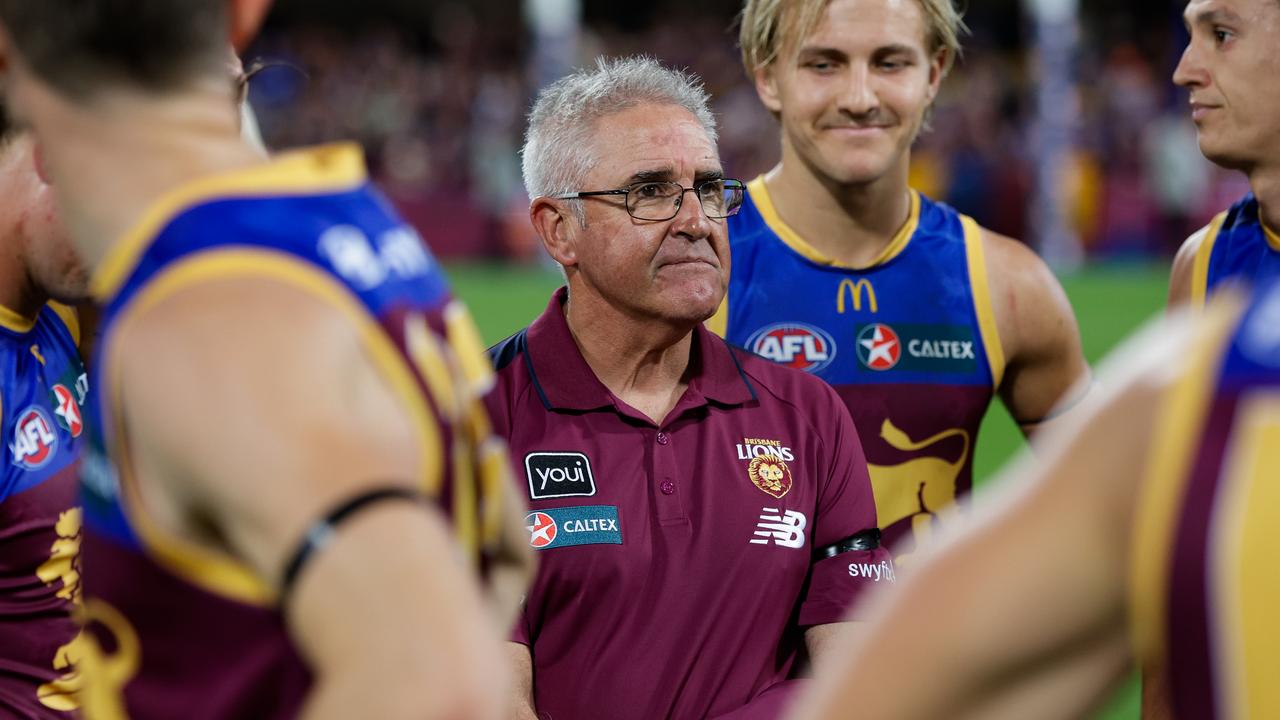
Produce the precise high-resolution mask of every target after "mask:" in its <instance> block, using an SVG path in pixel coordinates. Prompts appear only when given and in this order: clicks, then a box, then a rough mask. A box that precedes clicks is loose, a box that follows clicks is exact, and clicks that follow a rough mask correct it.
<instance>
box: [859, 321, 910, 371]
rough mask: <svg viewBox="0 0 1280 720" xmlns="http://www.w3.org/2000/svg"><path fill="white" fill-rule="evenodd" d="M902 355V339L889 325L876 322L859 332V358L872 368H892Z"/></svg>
mask: <svg viewBox="0 0 1280 720" xmlns="http://www.w3.org/2000/svg"><path fill="white" fill-rule="evenodd" d="M901 357H902V341H901V340H899V339H898V334H897V333H895V332H894V331H893V328H891V327H889V326H888V325H882V324H879V323H877V324H874V325H868V326H866V327H864V328H862V332H860V333H858V360H859V361H861V362H862V364H863V365H864V366H866V367H868V368H871V369H872V370H891V369H893V367H894V366H895V365H897V364H898V359H899V358H901Z"/></svg>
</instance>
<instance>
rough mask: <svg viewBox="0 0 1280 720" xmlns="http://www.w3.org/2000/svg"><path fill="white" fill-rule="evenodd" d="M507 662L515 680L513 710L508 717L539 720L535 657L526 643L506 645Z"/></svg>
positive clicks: (521, 719) (512, 698)
mask: <svg viewBox="0 0 1280 720" xmlns="http://www.w3.org/2000/svg"><path fill="white" fill-rule="evenodd" d="M506 654H507V662H508V664H509V665H510V667H511V676H512V680H513V684H512V692H511V708H510V712H509V714H508V715H507V717H509V718H510V719H511V720H538V712H537V710H536V709H535V708H534V702H533V657H532V656H531V655H530V653H529V646H528V645H525V644H524V643H518V642H508V643H506Z"/></svg>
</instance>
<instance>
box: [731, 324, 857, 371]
mask: <svg viewBox="0 0 1280 720" xmlns="http://www.w3.org/2000/svg"><path fill="white" fill-rule="evenodd" d="M747 348H749V349H750V350H751V352H753V353H755V354H757V355H760V356H761V357H764V358H767V359H769V360H772V361H774V362H776V363H778V364H779V365H785V366H786V367H791V368H795V369H797V370H804V371H805V372H811V373H816V372H818V371H819V370H821V369H823V368H825V367H826V366H828V365H830V364H831V361H833V360H835V359H836V342H835V340H834V339H832V337H831V336H830V335H828V334H827V333H826V332H824V331H823V330H821V329H819V328H816V327H814V326H812V325H805V324H803V323H779V324H777V325H770V326H768V327H766V328H762V329H760V330H757V331H756V332H755V334H753V335H752V336H751V337H750V338H748V339H747Z"/></svg>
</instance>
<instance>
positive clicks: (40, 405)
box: [0, 303, 88, 719]
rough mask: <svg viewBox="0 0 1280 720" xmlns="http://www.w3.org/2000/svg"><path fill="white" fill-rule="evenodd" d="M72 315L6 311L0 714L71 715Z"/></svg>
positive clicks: (2, 325)
mask: <svg viewBox="0 0 1280 720" xmlns="http://www.w3.org/2000/svg"><path fill="white" fill-rule="evenodd" d="M78 333H79V327H78V325H77V323H76V319H75V313H74V312H73V311H72V310H70V309H69V308H66V307H63V306H61V305H57V304H53V303H51V304H49V305H46V306H45V307H44V308H43V309H42V310H41V311H40V313H39V314H38V315H37V316H36V317H35V318H34V319H26V318H22V317H19V316H17V315H16V314H14V313H12V312H10V311H9V310H8V309H5V308H0V409H2V412H3V419H2V421H0V436H2V437H3V440H4V447H3V450H0V463H2V464H3V467H0V717H20V718H37V719H43V718H69V717H72V715H71V712H72V711H74V710H75V709H76V699H75V695H74V693H75V691H76V690H77V689H78V687H79V679H78V676H77V675H76V672H75V668H74V667H73V663H75V662H76V661H77V660H78V659H79V657H80V648H81V643H80V642H79V641H77V629H76V623H75V621H74V620H73V619H72V610H73V608H74V606H75V605H76V604H78V603H79V602H80V558H79V552H80V510H79V508H78V507H77V502H76V461H77V459H78V457H79V453H80V443H81V440H82V438H83V437H84V428H85V423H84V419H83V416H82V415H81V411H80V408H81V405H82V403H83V402H84V400H85V394H86V392H87V391H88V379H87V378H86V377H85V373H84V366H83V365H82V364H81V363H80V354H79V351H78V350H77V348H76V343H77V341H78V337H77V335H78Z"/></svg>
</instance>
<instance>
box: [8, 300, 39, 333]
mask: <svg viewBox="0 0 1280 720" xmlns="http://www.w3.org/2000/svg"><path fill="white" fill-rule="evenodd" d="M35 326H36V318H25V317H22V316H21V315H19V314H18V313H16V312H14V311H12V310H10V309H9V308H7V307H5V306H3V305H0V327H2V328H4V329H6V330H12V331H14V332H16V333H25V332H31V328H34V327H35Z"/></svg>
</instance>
